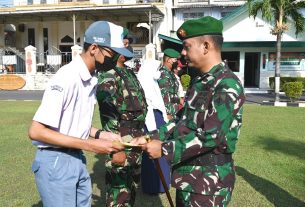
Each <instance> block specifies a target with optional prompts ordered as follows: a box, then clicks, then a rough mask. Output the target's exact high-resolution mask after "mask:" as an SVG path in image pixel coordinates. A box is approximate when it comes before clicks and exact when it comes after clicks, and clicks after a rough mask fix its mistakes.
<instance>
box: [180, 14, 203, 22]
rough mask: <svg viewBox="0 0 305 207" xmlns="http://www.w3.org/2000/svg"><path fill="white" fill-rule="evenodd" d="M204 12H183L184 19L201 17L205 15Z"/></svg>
mask: <svg viewBox="0 0 305 207" xmlns="http://www.w3.org/2000/svg"><path fill="white" fill-rule="evenodd" d="M203 16H204V13H203V12H190V13H183V19H184V21H187V20H190V19H197V18H200V17H203Z"/></svg>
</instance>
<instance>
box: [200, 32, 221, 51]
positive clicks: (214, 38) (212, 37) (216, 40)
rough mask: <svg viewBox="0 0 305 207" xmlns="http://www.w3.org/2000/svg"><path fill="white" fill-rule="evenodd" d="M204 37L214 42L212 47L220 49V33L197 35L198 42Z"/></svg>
mask: <svg viewBox="0 0 305 207" xmlns="http://www.w3.org/2000/svg"><path fill="white" fill-rule="evenodd" d="M205 37H208V38H209V39H210V40H211V41H212V42H213V44H214V47H215V48H216V49H217V50H219V51H221V48H222V44H223V36H222V35H204V36H200V37H199V41H200V42H204V41H205Z"/></svg>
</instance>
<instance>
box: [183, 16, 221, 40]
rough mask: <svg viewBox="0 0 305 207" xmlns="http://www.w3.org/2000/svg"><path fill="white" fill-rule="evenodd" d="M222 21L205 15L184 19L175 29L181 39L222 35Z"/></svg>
mask: <svg viewBox="0 0 305 207" xmlns="http://www.w3.org/2000/svg"><path fill="white" fill-rule="evenodd" d="M222 29H223V25H222V21H220V20H217V19H215V18H213V17H210V16H206V17H202V18H199V19H191V20H188V21H185V22H184V23H183V24H182V25H181V26H180V28H179V29H178V30H177V36H178V38H179V39H181V40H185V39H187V38H191V37H197V36H202V35H222Z"/></svg>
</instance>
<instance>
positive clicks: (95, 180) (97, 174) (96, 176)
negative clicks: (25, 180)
mask: <svg viewBox="0 0 305 207" xmlns="http://www.w3.org/2000/svg"><path fill="white" fill-rule="evenodd" d="M95 158H97V161H96V162H95V163H94V166H93V172H92V173H91V174H90V176H91V181H92V184H96V185H97V188H98V190H99V194H100V195H96V194H93V195H92V207H100V206H105V204H106V191H105V190H106V186H105V159H106V156H105V155H95ZM142 206H145V207H161V206H163V204H162V202H161V200H160V197H159V196H158V195H149V194H144V193H142V191H141V187H139V188H138V189H137V192H136V200H135V207H142ZM37 207H38V206H37Z"/></svg>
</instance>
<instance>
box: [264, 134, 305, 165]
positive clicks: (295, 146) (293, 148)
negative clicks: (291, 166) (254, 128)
mask: <svg viewBox="0 0 305 207" xmlns="http://www.w3.org/2000/svg"><path fill="white" fill-rule="evenodd" d="M260 140H261V141H260V143H261V144H262V145H263V146H264V149H266V150H267V151H278V152H282V153H285V154H288V155H292V156H294V157H298V158H300V159H303V160H305V146H304V142H300V141H295V140H287V141H286V140H285V141H283V140H279V139H275V138H272V137H260Z"/></svg>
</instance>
